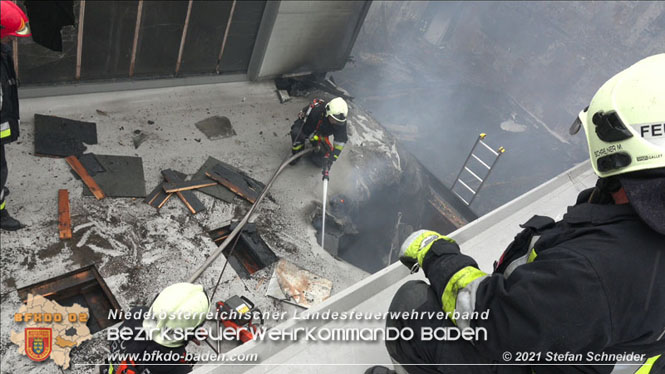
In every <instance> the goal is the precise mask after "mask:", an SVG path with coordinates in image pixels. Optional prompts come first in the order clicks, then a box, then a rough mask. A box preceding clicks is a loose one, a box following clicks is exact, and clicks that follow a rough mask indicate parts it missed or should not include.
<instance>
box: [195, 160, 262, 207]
mask: <svg viewBox="0 0 665 374" xmlns="http://www.w3.org/2000/svg"><path fill="white" fill-rule="evenodd" d="M206 175H207V176H208V178H210V179H212V180H214V181H216V182H217V183H219V184H221V185H222V186H224V187H226V188H228V189H229V190H231V191H233V192H234V193H235V194H237V195H238V196H240V197H242V198H243V199H245V200H247V201H249V202H250V203H252V204H254V202H255V201H256V199H257V198H258V197H259V195H260V194H261V191H263V188H265V186H264V184H263V183H261V182H258V181H256V180H255V179H253V178H251V177H249V176H247V175H245V174H242V173H240V172H238V171H236V170H234V169H232V168H230V167H226V166H225V165H222V164H217V165H215V166H214V167H213V168H212V172H206Z"/></svg>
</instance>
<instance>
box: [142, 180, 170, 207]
mask: <svg viewBox="0 0 665 374" xmlns="http://www.w3.org/2000/svg"><path fill="white" fill-rule="evenodd" d="M171 196H173V194H172V193H166V192H164V183H161V184H159V185H158V186H157V187H155V189H154V190H152V192H150V194H149V195H148V196H146V198H145V199H144V200H143V202H144V203H146V204H148V205H150V206H152V207H154V208H157V209H159V208H161V207H163V206H164V204H166V202H167V201H168V200H169V199H170V198H171Z"/></svg>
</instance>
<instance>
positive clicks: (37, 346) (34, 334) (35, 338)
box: [25, 327, 53, 361]
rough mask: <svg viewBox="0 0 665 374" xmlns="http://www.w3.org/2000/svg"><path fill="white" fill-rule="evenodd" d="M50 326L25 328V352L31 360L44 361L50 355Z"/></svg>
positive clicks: (51, 336)
mask: <svg viewBox="0 0 665 374" xmlns="http://www.w3.org/2000/svg"><path fill="white" fill-rule="evenodd" d="M52 338H53V335H52V330H51V328H44V327H40V328H36V327H26V328H25V354H26V355H27V356H28V357H29V358H30V359H31V360H33V361H44V360H46V359H47V358H48V357H49V356H50V355H51V341H52V340H53V339H52Z"/></svg>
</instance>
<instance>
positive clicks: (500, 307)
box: [422, 240, 612, 362]
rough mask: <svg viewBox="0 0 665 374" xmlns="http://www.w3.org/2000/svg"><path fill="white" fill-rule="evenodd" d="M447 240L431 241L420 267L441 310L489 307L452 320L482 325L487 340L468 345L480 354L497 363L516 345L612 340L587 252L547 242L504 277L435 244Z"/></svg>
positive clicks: (585, 347) (567, 345)
mask: <svg viewBox="0 0 665 374" xmlns="http://www.w3.org/2000/svg"><path fill="white" fill-rule="evenodd" d="M451 245H452V244H451V243H448V242H445V241H441V240H439V241H436V242H435V243H434V245H433V248H432V250H430V251H429V253H428V254H427V255H426V256H425V257H424V259H423V264H422V266H423V269H424V271H425V274H426V275H427V277H428V278H429V280H430V284H431V286H432V288H433V289H434V290H435V291H436V293H437V295H438V296H439V297H441V303H442V308H443V309H444V311H446V312H450V313H454V312H457V313H460V316H462V315H463V313H467V312H468V313H473V312H479V313H482V312H485V311H487V310H489V312H488V315H487V318H486V319H483V318H481V317H480V316H481V315H480V314H478V315H473V314H472V315H471V316H472V318H459V319H458V320H456V321H454V323H455V324H456V325H457V326H458V327H459V328H469V327H470V328H482V329H484V330H485V331H486V335H487V339H486V340H483V339H481V340H478V341H475V342H474V344H475V345H476V347H477V348H478V351H479V352H480V353H481V354H483V355H485V356H486V357H487V358H489V359H491V360H496V361H497V362H503V361H504V356H503V354H504V352H510V353H511V355H512V356H513V358H514V357H515V353H516V352H536V353H538V352H540V353H541V355H544V354H546V353H547V352H554V353H563V354H565V353H566V352H571V353H586V352H590V351H594V352H600V351H602V349H603V348H604V347H606V346H607V345H608V344H609V342H610V341H611V338H612V331H611V326H612V324H611V319H610V312H609V303H608V300H607V297H606V295H605V291H604V289H603V287H602V284H601V282H600V280H599V278H598V275H597V274H596V272H595V270H594V269H593V267H592V266H591V264H590V263H589V262H588V260H587V259H586V258H584V257H582V256H580V255H578V254H576V253H575V252H573V251H570V250H566V249H564V248H550V249H549V250H548V251H545V252H543V253H542V254H540V255H539V256H538V258H537V260H536V261H533V262H531V263H527V264H525V265H522V266H519V267H517V268H516V269H515V271H513V272H512V274H511V275H510V277H509V278H506V277H504V275H503V274H495V275H492V276H489V275H487V274H485V273H483V272H482V271H480V270H479V269H478V267H477V265H476V264H475V261H474V262H473V263H471V261H473V260H471V259H470V257H468V256H464V255H461V254H457V255H455V254H447V255H446V254H444V255H437V253H436V252H439V253H443V252H446V250H444V249H438V250H437V251H436V252H435V251H434V249H435V247H450V246H451ZM448 252H450V249H448ZM542 359H545V357H544V356H543V357H542Z"/></svg>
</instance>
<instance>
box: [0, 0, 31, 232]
mask: <svg viewBox="0 0 665 374" xmlns="http://www.w3.org/2000/svg"><path fill="white" fill-rule="evenodd" d="M0 5H1V9H0V24H1V25H2V28H0V42H1V44H0V46H1V48H2V62H1V63H0V65H1V66H0V69H1V71H0V79H2V89H1V91H0V105H1V106H2V109H1V110H0V228H1V229H3V230H9V231H14V230H18V229H20V228H21V227H22V225H21V222H19V221H17V220H16V219H14V218H12V217H11V216H10V215H9V213H8V212H7V209H5V203H6V202H5V199H6V198H7V195H8V194H9V189H7V187H5V184H6V183H7V175H8V174H9V170H8V168H7V159H6V158H5V144H8V143H11V142H13V141H15V140H16V139H18V136H19V123H20V119H19V108H18V89H17V82H16V71H15V70H14V59H13V58H12V48H11V47H10V45H9V43H11V41H12V40H13V38H14V37H27V36H30V35H32V34H31V33H30V28H29V27H28V17H26V15H25V13H23V11H22V10H21V8H19V7H18V6H17V5H16V4H14V3H13V2H11V1H5V0H3V1H0Z"/></svg>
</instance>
